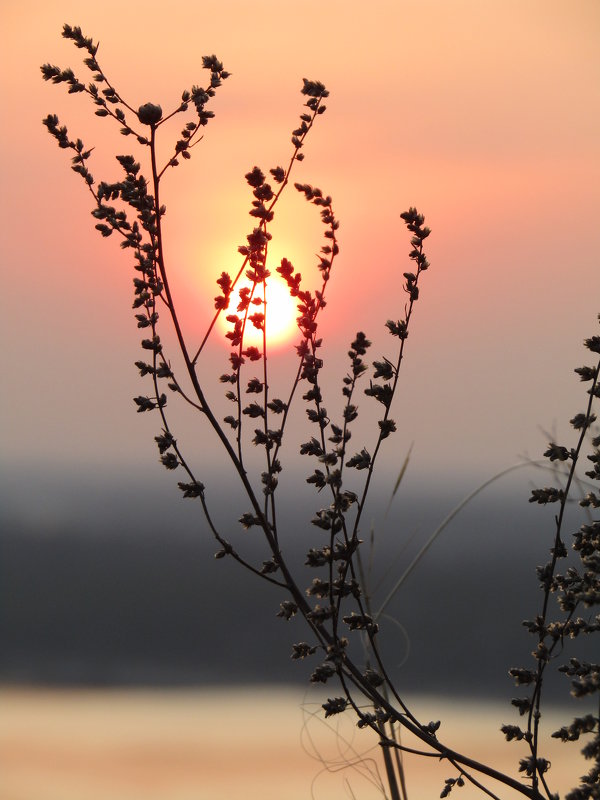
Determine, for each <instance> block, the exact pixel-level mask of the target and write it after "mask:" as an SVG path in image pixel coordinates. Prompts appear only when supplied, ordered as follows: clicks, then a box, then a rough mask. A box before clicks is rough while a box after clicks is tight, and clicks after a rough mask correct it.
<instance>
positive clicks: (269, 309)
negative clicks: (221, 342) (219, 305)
mask: <svg viewBox="0 0 600 800" xmlns="http://www.w3.org/2000/svg"><path fill="white" fill-rule="evenodd" d="M250 288H251V284H250V283H249V282H248V281H247V280H246V281H240V282H239V283H238V284H236V287H235V289H234V290H233V291H232V293H231V296H230V298H229V308H228V309H227V310H226V311H222V312H221V314H220V316H219V326H220V329H221V333H222V335H223V337H225V335H226V334H227V333H228V332H230V331H231V330H232V329H233V324H232V322H228V321H227V317H228V316H230V315H233V314H237V316H238V317H240V318H243V314H242V313H241V312H238V311H237V308H238V305H239V302H240V293H239V290H240V289H250ZM296 304H297V299H296V298H294V297H292V296H291V295H290V290H289V287H288V285H287V283H286V282H285V281H284V280H283V279H282V278H280V277H279V276H278V275H271V276H270V277H269V278H268V279H267V303H266V311H265V306H264V305H263V287H262V284H259V285H258V286H257V287H256V289H255V291H254V295H253V302H252V303H251V304H250V310H249V311H248V317H252V316H253V315H255V314H264V315H265V331H266V336H267V347H271V348H273V347H280V346H282V345H284V344H286V343H287V342H289V340H290V339H291V338H292V337H293V336H294V334H295V333H297V332H298V327H297V325H296V317H297V316H298V310H297V307H296ZM226 341H228V340H227V339H226ZM262 345H263V331H262V328H260V327H256V325H255V324H254V323H253V322H251V321H250V319H247V320H246V327H245V329H244V346H254V347H258V348H259V350H262Z"/></svg>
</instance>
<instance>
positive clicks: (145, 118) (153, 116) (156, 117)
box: [138, 103, 162, 125]
mask: <svg viewBox="0 0 600 800" xmlns="http://www.w3.org/2000/svg"><path fill="white" fill-rule="evenodd" d="M161 117H162V108H161V107H160V106H158V105H155V104H154V103H144V105H143V106H140V107H139V108H138V119H139V121H140V122H141V123H142V124H143V125H156V123H157V122H159V121H160V119H161Z"/></svg>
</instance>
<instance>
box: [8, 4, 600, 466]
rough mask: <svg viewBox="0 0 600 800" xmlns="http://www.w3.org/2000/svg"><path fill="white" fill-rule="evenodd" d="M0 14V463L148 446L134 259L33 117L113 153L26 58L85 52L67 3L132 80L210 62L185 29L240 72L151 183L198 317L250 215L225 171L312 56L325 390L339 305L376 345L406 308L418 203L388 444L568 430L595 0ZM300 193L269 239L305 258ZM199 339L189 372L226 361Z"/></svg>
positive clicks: (86, 113) (587, 309)
mask: <svg viewBox="0 0 600 800" xmlns="http://www.w3.org/2000/svg"><path fill="white" fill-rule="evenodd" d="M0 21H1V27H2V30H3V33H2V38H3V55H2V61H3V70H2V78H1V80H2V86H1V98H2V106H3V113H2V119H3V123H2V124H3V127H2V137H3V144H4V146H3V148H2V151H1V152H0V158H1V161H2V175H3V180H2V184H3V187H2V197H1V201H0V202H1V203H2V206H1V207H2V220H3V224H2V251H1V252H2V256H1V258H2V266H3V271H4V276H5V277H4V293H3V295H4V301H3V304H2V305H3V314H2V317H3V323H4V330H5V333H4V338H5V364H4V370H3V371H4V382H5V386H6V387H8V391H5V393H4V394H5V396H4V399H3V405H4V412H3V422H4V428H5V430H4V433H3V458H4V459H6V463H7V464H20V465H23V466H25V468H27V467H28V465H29V466H30V465H32V464H41V465H44V464H47V463H53V464H58V465H69V464H70V465H75V466H76V465H80V464H86V465H87V466H88V467H90V468H98V469H102V468H105V467H106V465H107V464H108V463H112V464H113V465H114V464H115V463H116V464H117V465H119V464H120V465H121V466H122V468H123V469H126V468H129V467H130V466H131V465H132V464H134V463H140V462H143V463H146V462H152V461H153V460H154V459H155V452H154V444H153V442H152V436H153V435H154V433H155V431H154V427H155V426H154V425H153V424H152V423H153V421H149V420H145V419H143V420H142V419H141V416H142V415H136V414H135V412H134V407H133V405H132V403H131V398H132V397H133V396H134V395H136V394H139V393H141V392H142V391H143V386H142V385H141V383H140V381H139V379H138V378H137V376H136V371H135V368H134V367H133V362H134V361H135V360H137V359H138V358H139V346H138V343H137V341H138V334H137V331H136V329H135V325H134V322H133V321H132V316H131V310H130V303H131V294H130V292H131V288H130V287H131V269H130V265H129V263H128V261H127V258H126V257H125V256H124V255H123V254H122V253H121V252H120V251H119V249H118V247H117V245H116V243H115V242H114V241H113V240H108V241H106V242H105V241H102V240H101V239H100V237H99V236H98V235H97V234H96V232H95V231H94V230H93V220H92V218H91V217H90V215H89V211H90V208H91V206H90V198H89V197H88V196H86V193H85V191H84V187H83V185H82V184H81V182H80V181H79V180H78V179H77V176H75V175H74V174H72V173H71V172H70V170H69V168H68V163H67V157H66V156H65V153H64V152H61V151H59V150H58V148H57V147H56V146H55V144H54V142H53V141H51V140H50V137H49V136H48V135H47V133H46V132H45V130H44V129H43V127H42V125H41V119H42V118H43V117H44V116H45V115H46V114H47V113H49V112H56V113H58V115H59V117H60V118H61V121H64V122H65V123H67V124H68V125H69V129H70V131H71V132H72V133H73V135H80V136H81V137H82V138H83V139H84V141H85V143H86V145H88V146H92V145H94V146H95V147H96V152H95V154H94V159H95V160H94V161H93V165H96V166H95V167H94V169H93V171H94V172H95V174H96V176H97V177H102V178H105V177H106V178H108V177H114V176H115V175H116V174H117V173H116V171H115V170H114V169H113V167H112V163H113V162H112V154H113V153H114V152H115V149H116V152H124V151H125V150H126V149H127V148H128V146H129V145H128V143H126V140H124V139H122V138H121V137H118V136H117V137H114V136H111V135H110V134H109V131H110V127H111V126H110V125H108V124H107V123H106V121H105V120H100V119H98V118H95V117H94V116H93V110H92V107H91V106H90V105H89V104H88V103H86V102H85V99H84V98H83V97H82V96H78V97H68V96H67V95H66V91H64V89H63V87H54V86H51V85H49V84H44V83H43V82H42V80H41V77H40V73H39V65H40V64H41V63H42V62H45V61H49V62H51V63H56V64H58V65H59V66H62V67H65V66H69V65H70V66H72V67H73V68H74V69H75V70H76V72H80V73H82V74H83V73H84V72H85V69H84V68H81V67H79V65H80V63H81V53H80V52H79V51H77V50H76V49H75V48H74V47H73V46H72V44H71V43H70V42H66V41H64V40H62V39H61V37H60V31H61V28H62V24H63V22H69V23H71V24H79V25H81V27H82V28H83V30H84V32H85V33H86V34H87V35H89V36H92V37H93V38H94V39H95V40H100V42H101V49H100V51H99V58H100V60H101V62H102V64H103V66H104V68H105V70H106V71H107V73H108V74H110V76H112V79H113V80H114V82H115V83H116V84H117V85H118V87H119V89H120V91H121V92H122V93H123V94H124V95H125V96H126V97H127V98H130V102H131V104H132V105H134V106H137V105H138V104H140V103H142V102H146V101H153V102H158V103H161V104H162V106H163V108H168V107H170V106H172V105H173V104H174V103H176V102H177V99H178V98H179V97H180V93H181V91H182V90H183V89H184V88H186V87H187V88H189V87H190V86H191V84H193V83H196V82H202V81H203V78H204V74H203V70H201V68H200V56H201V55H203V54H206V53H212V52H215V53H216V54H217V55H218V56H219V58H220V59H221V60H222V61H223V62H224V63H225V66H226V68H227V69H229V70H230V71H231V72H232V77H231V78H230V79H229V80H228V81H227V82H226V84H225V85H224V87H223V88H222V90H220V91H219V93H218V97H217V98H216V100H215V103H214V110H215V111H216V119H215V120H213V121H212V123H211V124H210V125H209V126H208V128H207V130H206V136H205V141H204V142H203V143H202V144H201V145H200V146H199V147H198V148H197V149H196V150H195V151H194V157H193V159H192V160H191V161H190V163H189V164H185V165H184V166H181V167H179V169H178V171H177V172H176V173H175V172H173V174H172V176H170V177H169V178H168V180H165V186H164V190H163V191H164V192H165V196H164V197H163V199H164V202H165V203H166V204H167V206H168V215H167V218H166V220H167V234H168V242H167V253H168V255H169V258H170V261H171V265H172V270H173V281H174V287H175V289H176V291H177V292H178V293H179V296H180V297H181V298H182V299H181V301H180V303H181V307H182V316H183V319H184V324H185V325H186V329H187V330H189V331H191V333H192V336H196V335H199V334H200V331H201V330H202V329H203V327H204V322H205V319H206V315H207V313H208V312H209V311H210V309H211V307H212V298H213V296H214V294H215V285H214V280H215V279H216V277H217V276H218V275H219V274H220V272H221V271H222V270H223V269H228V270H232V271H233V270H234V269H235V266H236V265H237V264H238V263H239V258H238V257H237V255H236V249H237V246H238V245H239V244H242V243H243V242H244V239H245V235H246V233H247V232H248V230H249V229H250V225H251V222H250V217H248V214H247V212H248V208H249V201H250V196H249V191H248V187H247V186H246V185H245V182H244V179H243V175H244V173H245V172H247V171H248V170H249V169H250V168H251V167H252V166H253V165H254V164H257V165H259V166H261V167H262V168H263V170H267V169H269V168H270V167H271V166H275V165H276V164H278V163H284V162H285V161H286V160H287V158H288V156H289V153H290V143H289V136H290V131H291V130H292V128H293V127H295V126H296V124H297V119H298V114H299V113H300V111H301V103H302V99H301V96H300V93H299V89H300V88H301V79H302V78H303V77H309V78H315V79H319V80H321V81H323V82H324V83H325V84H326V86H327V87H328V89H329V90H330V92H331V96H330V98H329V100H328V103H327V105H328V110H327V113H326V114H325V115H324V116H323V117H322V118H321V119H319V120H318V123H319V124H318V126H317V128H316V129H315V130H314V132H313V133H314V135H311V136H310V138H309V140H308V142H307V145H306V148H305V151H306V159H305V161H304V162H303V164H301V165H299V166H298V171H297V173H296V175H295V179H296V180H300V181H306V182H308V183H312V184H314V185H318V186H320V187H321V188H322V189H323V190H324V191H325V192H327V193H330V194H331V195H332V196H333V198H334V206H335V211H336V215H337V216H338V218H339V219H340V220H341V228H340V232H339V233H340V248H341V252H340V257H339V260H338V262H337V264H336V267H335V270H334V273H333V276H332V281H331V285H330V288H329V298H330V304H329V306H328V308H327V310H326V314H325V315H324V317H323V327H322V331H323V334H324V336H325V339H326V343H327V344H326V347H325V348H324V357H325V359H326V365H327V364H329V365H330V368H331V370H332V377H331V379H330V384H328V386H329V388H330V390H331V392H332V394H333V399H332V400H331V401H330V404H331V406H332V407H334V406H335V404H336V403H338V404H339V386H340V380H341V377H342V376H343V374H344V372H345V370H346V364H345V363H344V359H345V351H346V349H347V346H348V343H349V342H350V341H351V339H352V338H353V336H354V333H355V331H356V330H358V329H364V330H365V331H366V332H367V334H368V335H369V336H370V338H372V339H373V340H374V341H375V343H376V346H377V348H379V350H380V351H381V352H378V351H377V350H376V348H374V350H373V352H372V356H373V357H374V358H378V357H380V355H381V354H388V349H389V348H388V341H387V340H386V338H385V336H384V335H383V323H384V322H385V320H386V319H388V318H389V317H396V318H397V317H398V315H399V312H398V304H400V307H401V306H402V304H403V302H404V300H403V295H402V293H401V291H400V281H399V278H400V276H401V273H402V272H403V271H404V270H405V269H407V266H408V262H407V259H406V253H407V251H408V249H409V248H408V240H407V237H406V235H405V233H404V230H403V227H402V224H401V221H400V219H399V213H400V212H401V211H403V210H405V209H406V208H407V207H408V206H409V205H416V206H418V208H419V209H420V210H421V211H422V212H423V213H424V214H425V215H426V218H427V221H428V224H430V226H431V227H432V229H433V234H432V236H431V237H430V239H429V240H428V241H427V245H428V249H427V252H428V256H429V260H430V261H431V264H432V267H431V269H430V271H429V272H428V273H427V274H426V275H425V276H424V281H423V288H422V296H421V297H422V299H421V300H420V301H419V304H418V306H417V309H416V316H415V320H414V328H413V330H412V333H411V339H410V347H409V350H408V358H407V361H406V373H405V376H404V381H405V383H404V387H405V389H404V393H403V395H402V397H401V398H400V401H399V404H398V407H397V409H396V411H395V415H394V416H395V417H396V419H397V420H398V422H399V427H400V428H401V429H402V430H401V433H400V434H399V435H398V436H397V437H396V439H395V441H394V446H392V447H390V448H389V449H388V453H387V456H386V458H388V462H387V463H388V464H389V465H391V468H392V469H396V466H397V465H398V464H399V463H401V460H402V457H403V454H404V452H405V451H406V449H407V448H408V446H409V444H410V442H412V441H413V440H414V441H415V449H414V451H413V458H414V468H415V470H416V471H417V472H419V473H422V472H426V471H427V470H431V469H433V470H435V471H440V472H441V473H444V472H445V471H446V472H447V471H448V470H452V472H453V474H457V473H464V474H468V475H471V476H473V475H480V474H481V473H482V470H483V472H484V473H485V474H486V475H487V474H488V472H493V471H494V470H495V469H501V468H503V467H504V466H507V465H509V464H511V463H513V462H514V461H515V460H516V457H517V456H518V455H519V454H521V453H523V452H524V451H529V453H530V454H531V455H532V456H537V455H538V454H539V452H540V450H541V449H542V448H543V447H544V446H545V438H544V436H543V435H541V434H540V432H539V430H538V429H537V426H538V425H541V426H543V427H545V428H549V427H551V426H552V425H553V424H554V423H555V422H556V424H557V426H558V429H559V431H564V432H566V431H567V430H568V424H567V423H568V419H569V418H570V417H571V416H572V415H573V414H574V413H576V412H577V411H579V410H580V409H579V405H580V403H581V402H583V393H582V391H581V389H580V387H579V385H578V383H577V381H576V379H575V378H574V377H573V376H572V369H573V368H574V367H575V366H578V365H579V363H580V362H581V361H582V359H584V355H583V350H582V348H581V346H580V345H581V340H582V339H583V338H584V337H585V336H591V335H593V334H595V333H597V323H596V321H595V315H596V314H597V312H598V311H600V307H599V304H598V299H599V297H600V292H599V288H600V280H599V277H598V276H599V272H598V252H599V250H598V244H599V234H598V230H599V228H598V222H597V221H598V212H599V211H600V202H599V199H600V198H599V190H598V186H599V185H600V182H599V180H598V179H599V177H600V176H599V174H598V173H599V170H598V132H599V125H598V123H599V121H600V110H599V102H598V99H599V98H598V85H599V83H598V78H599V77H600V75H599V71H600V55H599V51H598V46H597V43H598V40H599V35H600V6H599V5H598V3H597V2H596V1H595V0H587V2H586V1H585V0H573V2H570V3H568V4H567V3H564V2H554V1H553V0H529V1H528V2H525V3H524V2H522V0H502V2H500V1H499V0H497V2H484V1H483V0H481V1H476V0H471V2H467V0H454V2H452V3H449V2H446V0H424V1H423V2H419V3H414V2H406V1H405V0H390V1H388V0H375V1H374V2H371V3H362V2H348V1H347V0H344V2H342V1H341V0H329V2H327V3H323V2H322V1H321V0H319V1H316V0H304V2H303V3H300V4H298V3H292V2H286V1H285V0H253V2H245V1H244V0H222V1H221V2H220V3H218V4H214V3H211V4H209V3H206V4H204V3H197V4H183V3H178V2H177V0H174V2H171V3H168V4H165V3H164V2H160V3H159V2H154V0H150V2H144V3H143V4H142V3H137V2H131V3H128V4H123V3H120V2H114V1H113V0H105V2H103V3H101V4H92V3H81V2H68V1H67V0H55V1H54V2H52V1H50V2H44V3H42V2H28V1H27V0H20V1H19V2H13V1H12V0H5V2H4V3H3V5H2V9H1V10H0ZM33 22H35V24H32V23H33ZM178 130H179V127H178V126H176V127H175V128H174V135H176V134H177V133H178ZM294 195H295V193H293V192H292V193H290V196H289V198H287V200H286V201H285V203H283V204H282V207H281V217H282V220H281V228H280V231H279V239H278V245H277V246H278V247H279V248H281V249H280V251H278V252H280V254H281V255H287V256H288V257H289V258H290V259H291V260H292V261H293V262H294V264H295V266H297V268H298V269H301V271H302V272H303V273H304V274H307V275H310V274H311V270H314V267H313V266H312V265H314V262H315V259H314V255H313V254H314V253H315V252H317V250H318V248H319V247H320V245H321V242H320V241H319V239H318V238H315V236H314V234H315V232H317V233H318V231H319V225H318V223H317V222H316V221H315V215H314V212H313V213H312V214H311V212H312V209H307V208H306V207H305V206H306V203H302V202H301V201H300V199H299V198H297V197H296V196H294ZM196 332H198V333H196ZM7 345H8V346H7ZM386 348H387V349H386ZM211 359H212V360H210V361H209V362H208V364H207V374H208V372H209V368H210V369H214V374H215V375H218V374H220V372H222V371H223V370H224V369H225V368H226V353H225V352H224V351H223V352H217V353H215V354H214V356H211ZM287 362H288V359H287V357H284V356H281V355H280V356H278V357H277V359H276V360H274V366H275V364H280V366H281V367H282V368H283V369H285V368H286V364H287ZM211 380H212V379H211ZM216 391H220V389H219V386H218V384H216ZM364 402H365V401H363V403H364ZM403 421H404V425H403V424H402V423H403ZM432 465H433V466H432ZM153 475H154V477H155V479H156V480H158V481H159V480H164V479H165V476H164V475H162V474H160V471H159V470H158V469H156V470H155V472H154V473H153Z"/></svg>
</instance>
